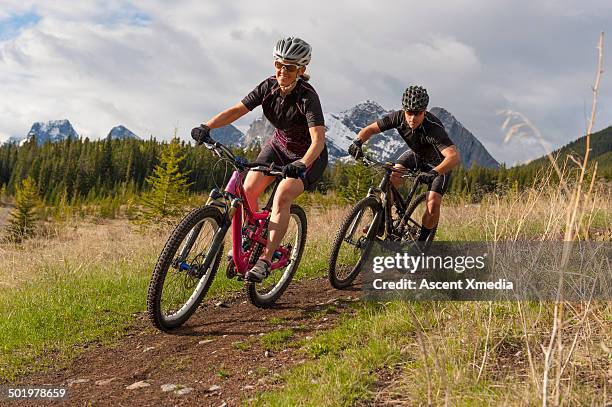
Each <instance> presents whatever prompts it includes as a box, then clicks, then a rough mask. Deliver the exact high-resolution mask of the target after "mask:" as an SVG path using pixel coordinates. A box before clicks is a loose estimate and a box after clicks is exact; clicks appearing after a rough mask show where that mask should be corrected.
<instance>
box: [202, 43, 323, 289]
mask: <svg viewBox="0 0 612 407" xmlns="http://www.w3.org/2000/svg"><path fill="white" fill-rule="evenodd" d="M311 53H312V49H311V46H310V45H309V44H308V43H307V42H305V41H303V40H301V39H300V38H297V37H288V38H283V39H281V40H279V41H278V42H277V43H276V47H275V48H274V52H273V56H274V67H275V75H274V76H271V77H269V78H267V79H265V80H264V81H263V82H261V83H260V84H259V85H257V87H255V89H254V90H253V91H252V92H251V93H249V94H248V95H247V96H246V97H245V98H244V99H242V101H241V102H239V103H237V104H236V105H234V106H232V107H230V108H228V109H226V110H224V111H222V112H221V113H219V114H217V115H216V116H214V117H213V118H212V119H210V120H208V121H207V122H206V123H204V124H202V125H201V126H199V127H196V128H194V129H193V130H192V131H191V136H192V137H193V138H194V139H195V140H196V141H198V142H204V141H207V140H209V139H210V130H211V129H215V128H218V127H221V126H225V125H228V124H230V123H232V122H234V121H236V120H238V119H239V118H240V117H242V116H243V115H245V114H246V113H248V112H249V111H251V110H253V109H254V108H255V107H257V106H259V105H261V107H262V109H263V113H264V116H265V117H266V118H267V119H268V120H269V121H270V123H272V125H274V127H275V128H276V130H275V131H274V134H273V135H272V137H271V138H270V140H269V141H268V142H267V143H266V144H265V145H264V146H263V148H262V150H261V153H260V154H259V156H258V157H257V159H256V162H260V163H268V164H269V163H275V164H277V165H282V166H283V174H284V175H285V177H286V178H284V179H283V180H282V181H281V182H280V184H279V186H278V189H277V190H276V194H275V195H274V201H273V204H272V213H271V216H270V223H269V240H268V245H267V247H266V248H265V250H264V251H263V253H262V255H261V257H260V258H259V260H258V261H257V262H256V263H255V265H254V266H253V268H251V270H249V271H248V272H247V273H246V275H245V278H246V279H247V280H249V281H255V282H261V281H262V280H263V279H264V278H266V277H267V276H268V275H269V274H270V265H271V261H272V256H273V254H274V251H275V250H276V248H277V247H278V246H279V244H280V242H281V240H282V239H283V237H284V235H285V233H286V232H287V227H288V224H289V216H290V215H289V210H290V208H291V204H292V203H293V201H294V200H295V198H297V197H298V196H299V195H300V194H301V193H302V192H304V190H305V189H309V190H310V189H312V188H314V186H315V185H316V183H317V182H318V181H319V180H320V179H321V177H322V175H323V170H324V169H325V168H326V167H327V148H326V146H325V122H324V119H323V109H322V108H321V103H320V101H319V96H318V95H317V92H316V91H315V90H314V88H313V87H312V85H310V84H309V83H308V82H307V81H308V79H309V78H310V77H309V75H308V74H306V73H305V71H306V66H307V65H308V64H309V63H310V58H311ZM272 181H274V177H270V176H265V175H264V174H262V173H261V172H255V171H250V172H249V173H248V174H247V176H246V179H245V182H244V188H245V192H246V196H247V199H248V200H249V204H250V205H251V207H252V208H254V209H257V207H258V205H257V199H258V197H259V195H260V194H261V193H262V192H263V191H264V190H265V189H266V187H267V186H268V185H270V183H272Z"/></svg>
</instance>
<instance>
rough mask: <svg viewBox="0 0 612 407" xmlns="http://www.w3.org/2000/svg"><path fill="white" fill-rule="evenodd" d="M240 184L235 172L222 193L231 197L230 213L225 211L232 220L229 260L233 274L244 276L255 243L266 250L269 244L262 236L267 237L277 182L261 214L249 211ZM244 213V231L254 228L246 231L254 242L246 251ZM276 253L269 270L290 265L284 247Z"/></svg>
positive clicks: (287, 252) (288, 252) (280, 247)
mask: <svg viewBox="0 0 612 407" xmlns="http://www.w3.org/2000/svg"><path fill="white" fill-rule="evenodd" d="M243 182H244V176H243V174H242V173H240V172H239V171H234V172H233V173H232V176H231V178H230V180H229V181H228V183H227V185H226V187H225V193H226V194H228V195H229V197H231V198H232V199H231V201H232V205H231V207H232V209H233V210H232V209H230V211H229V212H228V215H229V219H231V222H232V223H231V228H232V261H233V262H234V265H235V267H236V271H237V272H238V273H240V274H242V275H244V274H245V273H246V272H247V271H248V269H249V266H250V264H249V258H250V257H251V254H252V252H253V250H254V248H255V246H256V244H260V245H262V247H265V246H266V245H267V243H268V239H267V236H265V235H266V234H267V228H268V219H269V216H270V210H271V208H272V202H273V199H274V194H275V193H276V189H277V187H278V184H279V180H278V179H277V180H276V181H275V182H274V187H273V190H272V194H271V195H270V198H269V199H268V202H267V204H266V206H265V207H264V208H263V209H262V210H261V211H260V212H256V211H254V210H253V208H251V205H250V203H249V201H248V199H247V198H246V193H245V191H244V186H243ZM243 212H244V221H245V224H246V225H247V228H248V227H251V228H252V227H255V231H253V230H250V229H247V230H248V235H247V237H248V238H249V239H250V240H251V241H252V242H253V244H252V245H251V246H250V247H249V249H248V250H246V251H245V250H244V249H243V247H242V236H243V223H242V217H243ZM276 250H277V251H278V252H279V253H280V258H279V259H278V261H273V262H272V265H271V267H270V268H271V269H272V270H275V269H278V268H283V267H285V266H287V264H289V255H290V251H289V250H288V249H287V248H286V247H282V246H279V247H278V248H277V249H276Z"/></svg>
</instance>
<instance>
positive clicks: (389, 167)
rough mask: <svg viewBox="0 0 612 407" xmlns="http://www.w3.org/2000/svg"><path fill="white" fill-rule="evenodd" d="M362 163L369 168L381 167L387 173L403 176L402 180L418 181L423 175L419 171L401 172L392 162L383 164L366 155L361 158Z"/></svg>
mask: <svg viewBox="0 0 612 407" xmlns="http://www.w3.org/2000/svg"><path fill="white" fill-rule="evenodd" d="M361 161H362V162H363V164H364V165H365V166H368V167H381V168H383V169H384V170H385V171H388V172H396V173H399V174H402V178H417V179H418V178H419V176H420V175H421V171H419V170H411V169H409V168H406V169H404V170H401V169H399V168H395V167H394V164H393V163H392V162H385V163H383V162H381V161H378V160H375V159H374V158H372V157H371V156H369V155H366V154H364V155H363V157H362V158H361Z"/></svg>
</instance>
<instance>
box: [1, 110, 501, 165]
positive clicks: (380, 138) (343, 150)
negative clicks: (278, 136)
mask: <svg viewBox="0 0 612 407" xmlns="http://www.w3.org/2000/svg"><path fill="white" fill-rule="evenodd" d="M430 111H431V113H433V114H434V115H435V116H437V117H438V118H439V119H440V120H441V121H442V123H443V124H444V127H445V128H446V131H447V132H448V134H449V136H450V138H451V139H452V140H453V142H454V143H455V144H456V145H457V149H458V150H459V154H460V156H461V161H462V164H463V165H464V166H465V167H470V166H472V165H473V164H478V165H480V166H483V167H498V166H499V163H498V162H497V161H496V160H495V159H494V158H493V157H492V156H491V154H489V152H488V151H487V150H486V148H485V147H484V146H483V145H482V144H481V143H480V141H478V139H477V138H476V137H475V136H474V135H473V134H472V133H470V131H469V130H467V129H466V128H465V127H464V126H463V125H462V124H461V123H460V122H459V121H458V120H457V119H456V118H455V117H454V116H453V115H452V114H451V113H449V112H448V111H447V110H445V109H443V108H440V107H434V108H432V109H431V110H430ZM389 112H390V111H389V110H386V109H384V108H383V107H382V106H381V105H380V104H378V103H377V102H375V101H372V100H367V101H365V102H363V103H359V104H357V105H356V106H354V107H352V108H350V109H348V110H345V111H342V112H340V113H325V127H326V134H325V135H326V143H327V148H328V151H329V156H330V161H332V162H333V161H335V160H338V159H346V158H348V153H347V150H348V147H349V146H350V144H351V143H352V142H353V140H354V139H355V136H356V134H357V133H358V132H359V130H361V129H362V128H363V127H365V126H367V125H368V124H370V123H372V122H373V121H375V120H377V119H379V118H381V117H382V116H384V115H385V114H387V113H389ZM273 132H274V126H272V124H271V123H270V122H269V121H268V120H267V119H266V118H265V117H263V116H261V117H260V118H258V119H256V120H254V121H253V122H252V123H251V125H250V126H249V128H248V130H247V132H246V134H243V133H242V132H241V131H240V130H239V129H237V128H236V127H235V126H233V125H228V126H224V127H221V128H218V129H214V130H213V131H212V137H213V138H214V139H215V140H218V141H220V142H221V143H223V144H226V145H232V146H236V147H252V146H255V145H257V144H259V145H261V144H263V143H265V142H266V141H267V140H268V139H269V137H270V136H271V135H272V133H273ZM32 137H35V138H36V141H37V143H38V144H39V145H42V144H44V143H45V142H47V141H50V142H56V141H61V140H64V139H67V138H78V137H79V135H78V134H77V132H76V131H75V130H74V128H73V127H72V125H71V124H70V121H68V120H52V121H49V122H45V123H43V122H36V123H34V124H33V125H32V128H31V129H30V131H29V132H28V134H27V135H26V136H25V137H23V138H14V137H12V138H11V139H9V142H17V143H23V142H25V141H26V140H29V139H31V138H32ZM107 137H111V138H112V139H126V138H134V139H140V138H139V137H138V136H137V135H136V134H134V133H133V132H132V131H130V130H129V129H127V128H126V127H125V126H122V125H119V126H116V127H113V128H112V129H111V130H110V131H109V133H108V135H107ZM367 146H368V149H369V151H370V152H371V153H372V154H373V155H374V156H376V157H377V158H378V159H379V160H381V161H394V160H396V159H397V158H398V157H399V156H400V155H401V154H402V153H403V152H404V151H405V150H406V149H407V146H406V143H405V142H404V140H402V139H401V137H400V136H399V134H398V133H397V131H396V130H395V129H393V130H388V131H386V132H384V133H381V134H377V135H375V136H373V137H372V139H370V141H369V142H368V144H367Z"/></svg>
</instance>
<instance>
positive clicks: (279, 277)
mask: <svg viewBox="0 0 612 407" xmlns="http://www.w3.org/2000/svg"><path fill="white" fill-rule="evenodd" d="M302 230H303V228H302V223H301V220H300V218H299V216H298V215H296V214H294V213H292V214H290V217H289V225H288V227H287V232H286V233H285V236H284V237H283V240H282V241H281V243H280V244H281V246H283V245H288V244H290V245H291V247H292V250H291V256H290V260H291V261H290V262H289V264H288V265H287V266H285V267H284V268H282V269H276V270H272V271H271V273H270V275H269V276H268V277H267V278H266V279H264V281H262V282H261V283H259V284H257V293H258V295H259V296H260V297H261V299H262V300H266V299H268V298H271V297H273V296H274V295H276V293H277V292H278V291H279V290H281V289H282V288H283V287H284V285H285V284H286V282H287V280H288V279H289V278H291V275H292V274H293V268H295V267H296V264H297V259H298V255H299V251H300V247H299V244H300V242H301V241H302Z"/></svg>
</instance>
